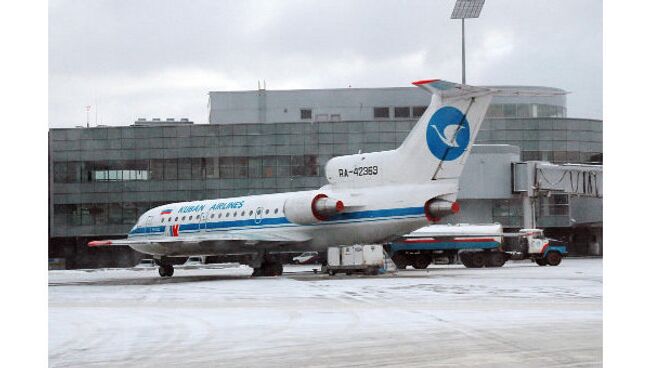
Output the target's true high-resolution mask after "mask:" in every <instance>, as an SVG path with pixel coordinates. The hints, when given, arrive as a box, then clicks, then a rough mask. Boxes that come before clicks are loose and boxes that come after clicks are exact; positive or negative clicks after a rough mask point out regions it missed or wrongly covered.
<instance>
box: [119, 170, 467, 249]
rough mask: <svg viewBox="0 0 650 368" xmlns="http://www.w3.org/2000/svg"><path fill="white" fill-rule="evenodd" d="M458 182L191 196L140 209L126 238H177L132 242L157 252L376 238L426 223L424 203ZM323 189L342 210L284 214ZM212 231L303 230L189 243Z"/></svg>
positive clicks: (375, 240)
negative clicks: (300, 217) (263, 240)
mask: <svg viewBox="0 0 650 368" xmlns="http://www.w3.org/2000/svg"><path fill="white" fill-rule="evenodd" d="M455 188H457V182H456V181H455V180H450V181H448V182H446V183H445V182H436V183H435V185H433V183H427V184H419V185H395V186H379V187H374V188H372V187H371V188H359V189H353V188H344V189H338V190H337V189H336V188H332V187H331V186H329V185H328V186H325V187H323V188H321V189H319V190H314V191H307V192H289V193H278V194H266V195H255V196H246V197H235V198H225V199H215V200H204V201H195V202H182V203H172V204H169V205H164V206H160V207H156V208H153V209H151V210H149V211H147V212H146V213H145V214H143V215H142V216H141V217H140V219H139V220H138V223H137V224H136V225H135V226H134V227H133V229H132V230H131V231H130V232H129V238H130V239H133V238H140V237H146V238H148V239H150V240H153V239H158V238H160V239H163V238H165V239H169V237H177V238H178V240H179V242H176V243H163V242H161V243H155V242H153V243H149V244H138V245H132V246H131V247H132V248H133V249H135V250H136V251H139V252H142V253H146V254H152V255H161V256H163V255H164V256H191V255H214V254H238V253H241V254H246V253H251V252H258V251H260V250H262V249H275V250H280V251H304V250H325V249H326V248H327V247H328V246H333V245H349V244H358V243H366V244H367V243H378V242H382V241H385V240H387V239H391V238H393V237H395V236H399V235H403V234H406V233H409V232H411V231H413V230H415V229H418V228H420V227H422V226H425V225H426V224H427V223H428V221H427V218H426V216H425V211H424V204H425V202H426V201H427V200H428V199H430V198H433V197H437V196H439V195H445V194H447V193H450V192H453V191H455V190H456V189H455ZM319 193H323V194H325V195H327V196H329V197H331V198H335V199H339V200H342V201H343V202H344V203H345V206H346V209H345V211H344V212H343V213H340V214H337V215H335V216H332V217H331V218H328V219H327V220H325V221H319V222H316V223H313V224H307V225H304V224H296V223H292V222H291V221H289V220H288V219H287V217H286V216H285V209H284V205H285V202H286V200H287V199H288V198H290V197H291V196H295V195H300V194H314V195H315V194H319ZM213 232H221V233H228V232H237V233H249V232H252V233H255V234H257V235H259V236H261V237H263V234H264V233H275V234H277V233H280V232H281V233H283V234H294V235H304V236H305V238H309V240H308V241H305V242H302V243H296V242H287V243H285V244H283V243H282V242H278V243H277V244H274V245H273V246H272V247H271V246H269V245H268V244H265V245H260V244H256V243H255V242H250V244H242V243H241V242H232V245H224V244H223V242H221V243H219V244H218V245H217V244H214V245H210V243H209V242H208V243H207V244H206V242H202V243H199V242H196V243H192V239H197V240H198V239H200V238H201V237H202V235H205V234H209V233H213Z"/></svg>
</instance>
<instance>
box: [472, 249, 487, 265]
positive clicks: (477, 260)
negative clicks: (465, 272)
mask: <svg viewBox="0 0 650 368" xmlns="http://www.w3.org/2000/svg"><path fill="white" fill-rule="evenodd" d="M486 261H487V256H486V255H485V253H483V252H475V253H472V260H471V264H472V267H471V268H481V267H483V266H485V262H486Z"/></svg>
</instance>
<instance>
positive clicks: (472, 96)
mask: <svg viewBox="0 0 650 368" xmlns="http://www.w3.org/2000/svg"><path fill="white" fill-rule="evenodd" d="M413 84H414V85H416V86H418V87H420V88H422V89H424V90H426V91H428V92H429V93H431V94H432V96H431V103H430V104H429V107H428V108H427V110H426V111H425V112H424V114H423V115H422V117H420V120H419V121H418V122H417V123H416V125H415V126H414V128H413V130H411V133H410V134H409V135H408V136H407V137H406V139H405V140H404V142H403V143H402V145H401V146H400V147H399V148H398V149H397V152H398V155H399V160H400V161H401V162H402V164H403V166H402V167H403V168H404V169H408V172H409V174H408V176H409V177H410V178H409V179H411V180H410V181H414V182H422V181H425V180H438V179H453V178H458V177H460V175H461V172H462V169H463V166H464V165H465V160H467V156H468V155H469V153H470V151H471V149H472V145H473V144H474V140H475V139H476V135H477V134H478V131H479V129H480V127H481V124H482V123H483V118H484V117H485V113H486V111H487V108H488V105H489V104H490V101H491V99H492V94H493V93H494V92H493V91H491V90H490V89H488V88H482V87H473V86H468V85H462V84H456V83H451V82H447V81H442V80H438V79H434V80H423V81H418V82H413Z"/></svg>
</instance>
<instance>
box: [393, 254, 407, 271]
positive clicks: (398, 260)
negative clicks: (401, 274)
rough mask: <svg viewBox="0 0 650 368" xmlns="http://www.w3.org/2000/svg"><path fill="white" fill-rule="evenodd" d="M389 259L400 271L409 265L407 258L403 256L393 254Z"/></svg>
mask: <svg viewBox="0 0 650 368" xmlns="http://www.w3.org/2000/svg"><path fill="white" fill-rule="evenodd" d="M391 259H392V260H393V263H395V266H396V267H397V268H398V269H400V270H403V269H406V266H408V265H409V260H408V258H407V257H406V256H405V255H403V254H399V253H398V254H393V256H392V257H391Z"/></svg>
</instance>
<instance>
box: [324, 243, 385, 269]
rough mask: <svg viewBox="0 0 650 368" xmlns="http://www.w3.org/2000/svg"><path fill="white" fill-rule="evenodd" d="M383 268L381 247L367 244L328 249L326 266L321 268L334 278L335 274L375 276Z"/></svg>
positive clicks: (382, 250) (382, 249)
mask: <svg viewBox="0 0 650 368" xmlns="http://www.w3.org/2000/svg"><path fill="white" fill-rule="evenodd" d="M384 268H385V262H384V248H383V246H381V245H380V244H368V245H349V246H345V247H329V248H328V249H327V264H326V265H324V266H323V271H324V272H327V273H328V274H329V275H330V276H335V275H336V274H337V273H345V274H347V275H351V274H353V273H364V274H366V275H377V274H379V273H380V272H381V271H382V270H383V269H384Z"/></svg>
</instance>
